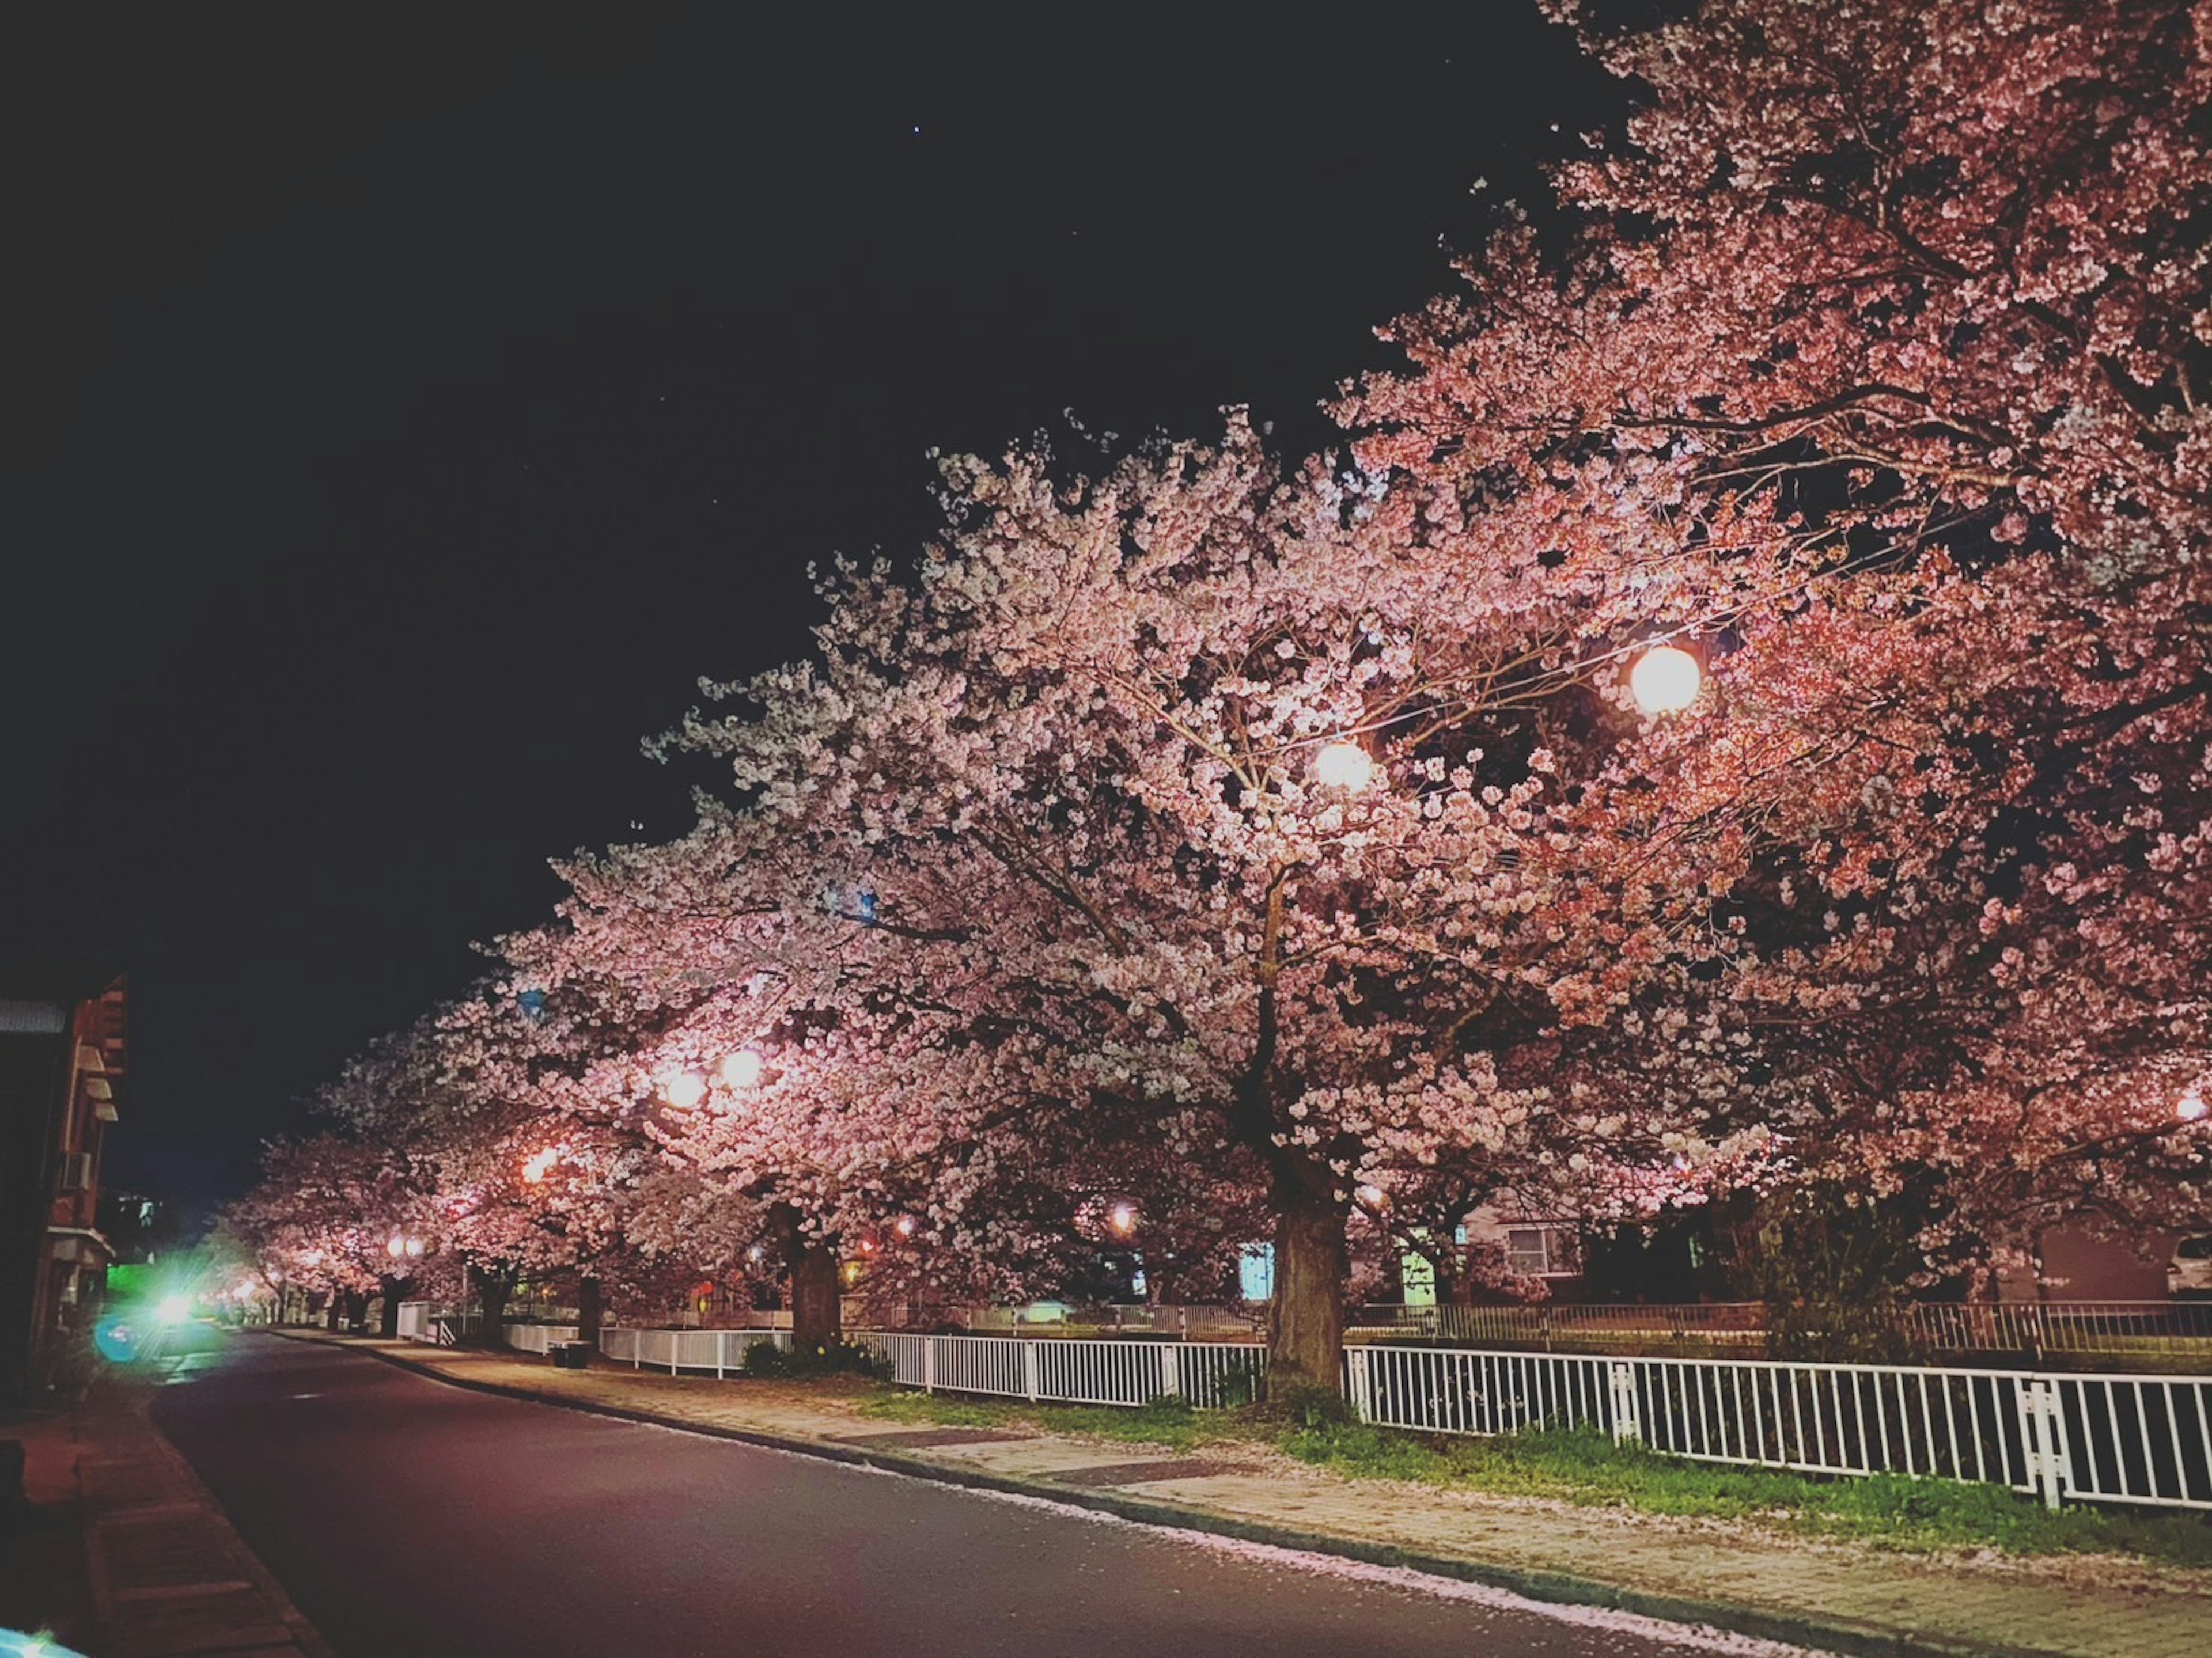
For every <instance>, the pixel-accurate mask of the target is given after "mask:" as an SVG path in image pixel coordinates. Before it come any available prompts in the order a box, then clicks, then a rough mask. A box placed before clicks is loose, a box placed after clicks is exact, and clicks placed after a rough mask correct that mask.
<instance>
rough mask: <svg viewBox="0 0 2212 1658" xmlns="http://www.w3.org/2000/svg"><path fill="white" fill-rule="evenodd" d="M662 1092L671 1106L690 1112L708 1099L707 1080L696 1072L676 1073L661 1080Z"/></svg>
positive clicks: (671, 1073)
mask: <svg viewBox="0 0 2212 1658" xmlns="http://www.w3.org/2000/svg"><path fill="white" fill-rule="evenodd" d="M660 1091H661V1092H662V1093H664V1094H665V1095H667V1096H668V1102H669V1104H671V1105H672V1106H674V1107H676V1108H678V1110H680V1111H689V1110H690V1108H692V1107H693V1106H695V1105H696V1104H698V1103H699V1102H700V1101H702V1100H703V1099H705V1098H706V1097H707V1079H706V1078H704V1077H702V1076H701V1075H700V1074H699V1073H698V1072H696V1071H675V1072H670V1073H669V1074H668V1075H667V1076H665V1077H663V1078H661V1079H660Z"/></svg>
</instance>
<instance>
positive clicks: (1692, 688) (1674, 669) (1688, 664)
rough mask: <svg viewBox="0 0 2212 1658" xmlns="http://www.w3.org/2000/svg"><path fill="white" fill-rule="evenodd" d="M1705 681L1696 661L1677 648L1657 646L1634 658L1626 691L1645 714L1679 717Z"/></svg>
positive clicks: (1673, 646)
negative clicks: (1677, 715)
mask: <svg viewBox="0 0 2212 1658" xmlns="http://www.w3.org/2000/svg"><path fill="white" fill-rule="evenodd" d="M1704 683H1705V670H1704V669H1702V668H1700V667H1699V665H1698V659H1697V658H1696V657H1694V656H1692V655H1691V654H1690V653H1689V652H1687V651H1686V650H1684V649H1683V648H1682V647H1680V645H1661V646H1658V647H1656V648H1654V649H1652V650H1648V651H1646V652H1644V654H1643V655H1642V656H1640V657H1638V658H1637V659H1636V665H1635V666H1634V667H1632V668H1631V669H1630V670H1629V671H1628V690H1629V695H1632V696H1633V697H1634V698H1635V699H1636V706H1637V707H1638V708H1641V709H1643V710H1644V713H1646V714H1680V713H1681V712H1682V711H1683V710H1684V709H1685V708H1688V707H1689V706H1690V705H1691V704H1692V702H1695V701H1697V700H1698V691H1699V687H1700V686H1702V685H1703V684H1704Z"/></svg>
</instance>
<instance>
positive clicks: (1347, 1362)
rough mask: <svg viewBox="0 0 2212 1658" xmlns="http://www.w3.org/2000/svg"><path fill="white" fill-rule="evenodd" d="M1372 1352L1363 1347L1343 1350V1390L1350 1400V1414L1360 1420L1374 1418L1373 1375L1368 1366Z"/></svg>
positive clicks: (1369, 1420) (1368, 1420)
mask: <svg viewBox="0 0 2212 1658" xmlns="http://www.w3.org/2000/svg"><path fill="white" fill-rule="evenodd" d="M1373 1357H1374V1354H1373V1353H1371V1352H1370V1351H1369V1350H1368V1349H1367V1348H1365V1347H1364V1346H1363V1347H1346V1349H1345V1350H1344V1379H1345V1383H1346V1386H1345V1392H1346V1394H1348V1395H1350V1397H1351V1400H1352V1416H1353V1418H1355V1419H1357V1420H1358V1421H1361V1422H1372V1421H1373V1420H1374V1419H1375V1377H1374V1372H1373V1371H1372V1370H1370V1368H1369V1365H1370V1361H1371V1360H1372V1359H1373Z"/></svg>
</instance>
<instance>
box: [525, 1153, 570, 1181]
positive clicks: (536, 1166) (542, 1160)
mask: <svg viewBox="0 0 2212 1658" xmlns="http://www.w3.org/2000/svg"><path fill="white" fill-rule="evenodd" d="M560 1156H561V1154H560V1153H559V1152H558V1151H534V1152H532V1154H531V1155H530V1157H529V1159H528V1160H527V1161H526V1162H525V1163H523V1165H522V1178H523V1179H525V1180H526V1181H529V1182H530V1183H531V1184H532V1186H535V1185H537V1184H538V1181H542V1180H544V1178H545V1176H546V1174H547V1173H548V1171H550V1169H552V1167H553V1165H554V1163H556V1162H557V1161H559V1159H560Z"/></svg>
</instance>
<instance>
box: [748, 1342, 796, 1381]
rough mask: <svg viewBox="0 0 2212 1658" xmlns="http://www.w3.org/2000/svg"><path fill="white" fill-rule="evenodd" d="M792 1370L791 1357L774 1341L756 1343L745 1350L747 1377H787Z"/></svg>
mask: <svg viewBox="0 0 2212 1658" xmlns="http://www.w3.org/2000/svg"><path fill="white" fill-rule="evenodd" d="M790 1370H791V1358H790V1355H788V1354H787V1353H786V1352H785V1351H783V1349H782V1348H781V1347H779V1346H777V1345H775V1342H773V1341H765V1340H764V1341H756V1342H754V1343H753V1344H752V1345H750V1346H748V1347H747V1348H746V1349H745V1357H744V1371H745V1374H746V1375H747V1376H785V1375H787V1374H789V1372H790Z"/></svg>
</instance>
